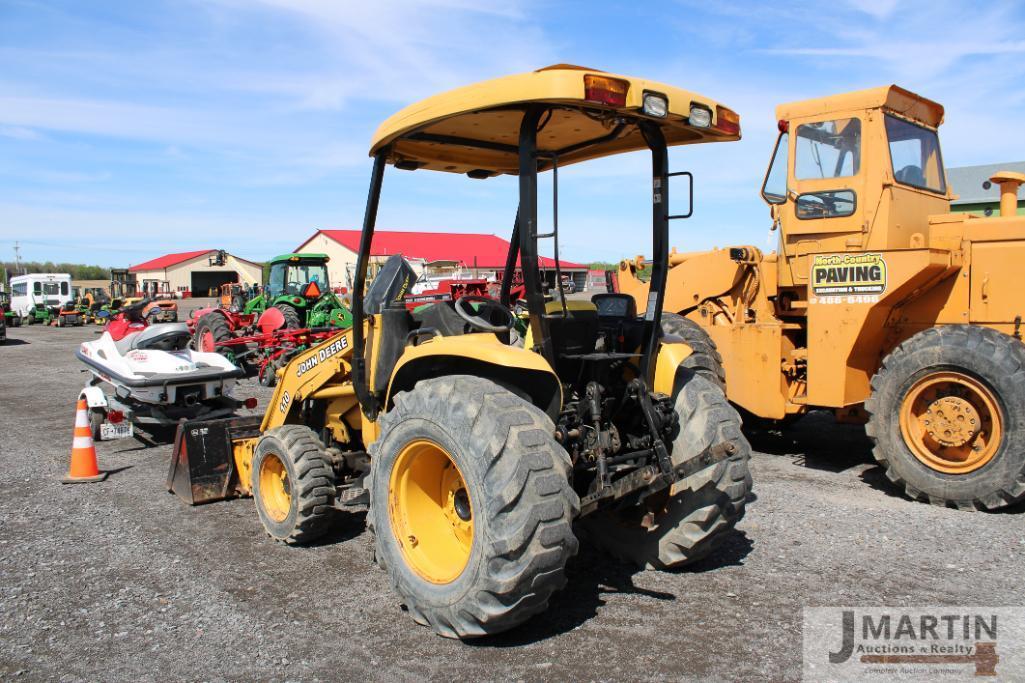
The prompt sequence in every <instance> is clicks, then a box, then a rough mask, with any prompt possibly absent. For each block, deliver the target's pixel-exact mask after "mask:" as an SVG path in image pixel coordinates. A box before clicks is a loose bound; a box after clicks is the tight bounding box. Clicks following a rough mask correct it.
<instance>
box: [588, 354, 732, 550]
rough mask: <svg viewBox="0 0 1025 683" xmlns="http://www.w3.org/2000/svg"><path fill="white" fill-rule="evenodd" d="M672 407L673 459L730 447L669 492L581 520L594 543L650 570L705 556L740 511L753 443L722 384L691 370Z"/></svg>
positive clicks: (662, 492)
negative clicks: (675, 425)
mask: <svg viewBox="0 0 1025 683" xmlns="http://www.w3.org/2000/svg"><path fill="white" fill-rule="evenodd" d="M676 412H677V414H678V415H679V418H680V430H679V433H678V434H677V436H676V438H675V439H674V440H673V444H672V452H671V454H670V455H671V457H672V461H673V464H674V465H677V464H679V463H682V462H685V461H687V460H690V459H691V458H694V457H697V456H698V455H700V454H701V453H702V452H703V451H704V450H705V449H707V448H711V447H713V446H716V445H719V444H724V443H726V444H732V446H733V452H732V453H731V454H730V455H729V456H728V457H727V458H726V459H724V460H721V461H719V462H717V463H715V464H713V465H712V466H710V467H706V468H705V469H703V470H699V471H697V472H695V473H694V474H692V475H691V476H689V477H687V478H686V479H684V480H682V481H680V482H677V483H676V484H675V485H674V486H673V487H672V489H671V490H670V491H661V492H658V493H655V494H652V496H650V497H649V498H648V499H647V500H645V501H642V502H641V503H640V504H639V505H635V506H633V507H631V508H627V509H623V510H608V511H604V510H600V511H598V512H596V513H594V514H592V515H590V516H588V517H586V518H584V519H583V520H582V521H581V526H582V527H583V528H584V530H585V531H586V533H587V537H588V539H589V540H590V541H591V542H592V543H593V544H594V545H595V546H597V547H598V548H600V549H602V550H605V551H606V552H608V553H609V554H611V555H612V556H614V557H617V558H619V559H621V560H624V561H626V562H630V563H632V564H636V565H638V566H642V567H645V568H648V569H668V568H671V567H680V566H683V565H686V564H690V563H691V562H695V561H697V560H700V559H702V558H704V557H706V556H708V555H709V553H711V552H712V551H713V550H714V549H715V548H716V546H718V545H719V544H720V543H721V542H722V541H723V539H724V538H726V537H727V535H728V534H729V532H730V531H731V530H732V529H733V528H734V527H735V526H736V524H737V522H739V521H740V520H741V518H743V516H744V507H745V505H746V503H747V497H748V494H749V493H750V492H751V473H750V470H749V468H748V461H749V460H750V458H751V446H750V444H748V442H747V439H745V438H744V435H743V434H742V433H741V431H740V416H739V415H738V414H737V411H736V410H734V409H733V407H732V406H730V404H729V402H727V401H726V397H725V396H723V393H722V390H721V389H719V388H718V387H717V386H715V385H714V384H713V383H712V382H710V381H709V380H708V379H706V378H705V377H703V376H702V375H701V374H698V373H696V372H691V373H690V376H689V377H688V378H687V379H686V381H685V383H684V385H683V387H682V388H681V390H680V393H679V394H678V395H677V397H676ZM672 492H675V493H672Z"/></svg>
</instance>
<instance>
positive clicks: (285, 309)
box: [274, 304, 303, 330]
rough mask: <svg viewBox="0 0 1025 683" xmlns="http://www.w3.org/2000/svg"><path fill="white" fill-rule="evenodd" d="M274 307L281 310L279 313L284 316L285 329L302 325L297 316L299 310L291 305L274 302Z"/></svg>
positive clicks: (292, 328)
mask: <svg viewBox="0 0 1025 683" xmlns="http://www.w3.org/2000/svg"><path fill="white" fill-rule="evenodd" d="M274 308H276V309H278V310H279V311H281V315H283V316H284V317H285V325H284V327H285V329H287V330H297V329H299V328H300V327H303V321H302V318H301V317H300V316H299V311H297V310H295V308H294V307H293V306H289V305H288V304H275V305H274Z"/></svg>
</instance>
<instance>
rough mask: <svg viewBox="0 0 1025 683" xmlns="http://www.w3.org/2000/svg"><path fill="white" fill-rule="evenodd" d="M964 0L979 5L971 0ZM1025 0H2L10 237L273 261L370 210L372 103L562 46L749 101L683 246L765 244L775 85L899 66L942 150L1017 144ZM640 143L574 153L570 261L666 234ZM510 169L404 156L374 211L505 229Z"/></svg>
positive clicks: (825, 87)
mask: <svg viewBox="0 0 1025 683" xmlns="http://www.w3.org/2000/svg"><path fill="white" fill-rule="evenodd" d="M973 5H974V6H973ZM1022 36H1025V3H1020V2H999V1H994V2H985V3H964V2H948V1H947V0H931V1H928V2H898V1H896V0H867V1H863V2H854V1H851V2H845V1H843V0H831V1H829V2H825V1H821V0H820V1H819V2H803V1H797V2H789V3H763V2H751V3H715V2H711V3H710V2H688V1H680V2H647V3H645V2H598V1H590V2H542V1H538V2H534V1H531V0H523V1H517V0H506V1H504V2H494V3H488V2H477V1H474V0H410V1H400V2H391V1H388V0H377V1H375V2H369V3H367V2H343V1H341V0H336V1H330V0H209V1H206V2H198V1H191V0H173V1H169V2H161V1H159V0H152V1H147V2H136V1H128V0H126V1H124V2H103V1H102V0H91V1H90V2H80V1H69V2H41V1H40V2H36V1H31V0H0V259H4V260H8V259H11V258H12V257H13V244H14V241H15V240H16V239H17V240H20V241H21V244H22V257H23V258H25V259H27V260H54V261H76V262H88V263H99V264H102V265H125V264H130V263H137V262H139V261H142V260H145V259H148V258H151V257H154V256H157V255H159V254H162V253H166V252H169V251H186V250H192V249H200V248H207V247H209V248H225V249H228V250H229V251H232V252H234V253H237V254H239V255H240V256H243V257H247V258H252V259H257V260H261V259H265V258H267V257H269V256H271V255H274V254H276V253H280V252H282V251H287V250H289V249H291V248H293V247H294V246H296V245H297V244H299V243H300V242H301V241H302V240H303V239H305V238H306V237H307V236H308V235H310V234H312V232H313V231H314V230H315V229H317V228H322V227H324V228H327V227H335V228H340V227H359V225H360V223H361V221H362V216H363V207H364V203H365V200H366V194H367V185H368V180H369V174H370V161H369V159H368V158H367V156H366V150H367V146H368V142H369V138H370V135H371V133H372V132H373V130H374V128H375V127H376V125H377V124H378V123H379V122H380V121H381V120H382V119H383V118H385V117H386V116H388V115H390V114H391V113H393V112H394V111H396V110H398V109H399V108H401V107H403V106H405V105H406V104H408V103H410V102H412V101H415V100H416V99H419V98H421V97H425V96H427V95H430V94H433V93H435V92H438V91H440V90H444V89H447V88H451V87H456V86H459V85H464V84H467V83H472V82H474V81H477V80H482V79H486V78H492V77H496V76H501V75H505V74H508V73H515V72H519V71H526V70H530V69H534V68H538V67H540V66H544V65H547V64H553V63H558V62H570V63H576V64H583V65H587V66H591V67H594V68H600V69H606V70H610V71H617V72H620V73H627V74H632V75H637V76H643V77H647V78H653V79H657V80H662V81H665V82H668V83H671V84H673V85H676V86H679V87H683V88H687V89H691V90H695V91H697V92H700V93H702V94H705V95H707V96H709V97H712V98H715V99H718V100H719V101H721V102H723V103H724V104H726V105H728V106H730V107H732V108H733V109H735V110H736V111H738V112H739V113H740V114H741V121H742V125H743V131H744V139H743V140H742V141H740V142H737V143H731V144H720V145H706V146H704V147H694V148H680V149H677V150H674V151H673V152H672V164H671V165H672V167H673V169H674V170H690V171H692V172H694V174H695V176H696V179H697V180H696V195H697V197H696V207H695V215H694V217H693V218H692V219H690V220H688V221H677V222H675V223H674V225H673V227H672V232H673V234H672V237H673V244H675V245H676V246H677V247H678V248H679V249H681V250H690V249H705V248H709V247H711V246H713V245H719V246H723V245H727V244H754V245H756V246H759V247H765V246H766V245H767V244H768V242H767V238H768V228H769V220H768V210H767V209H766V207H765V205H764V204H762V202H761V200H760V199H759V197H758V186H759V184H760V181H761V177H762V174H763V173H764V170H765V164H766V162H767V160H768V157H769V153H770V151H771V145H772V141H773V138H774V135H775V122H774V116H773V111H774V108H775V105H776V104H778V103H780V102H787V101H792V100H796V99H803V98H808V97H818V96H823V95H827V94H831V93H837V92H843V91H846V90H852V89H859V88H866V87H873V86H877V85H884V84H887V83H898V84H900V85H902V86H904V87H907V88H909V89H911V90H913V91H916V92H919V93H921V94H923V95H925V96H927V97H930V98H932V99H936V100H938V101H940V102H942V103H943V104H944V105H945V106H946V109H947V117H946V121H947V122H946V124H945V125H944V127H943V128H942V129H941V138H942V141H943V148H944V156H945V161H946V163H947V165H948V166H957V165H967V164H976V163H990V162H1001V161H1013V160H1021V159H1025V138H1023V136H1022V135H1021V134H1020V130H1019V129H1020V126H1021V125H1022V122H1023V121H1025V117H1023V113H1025V58H1023V53H1025V39H1023V38H1022ZM647 164H648V161H647V157H646V156H645V155H640V154H637V155H630V156H628V157H623V158H617V159H615V160H603V161H598V162H592V163H590V164H583V165H580V166H577V167H572V168H567V169H566V170H565V172H564V173H562V174H560V175H561V177H560V181H561V182H560V226H561V230H562V234H563V241H562V244H563V249H562V251H563V256H564V257H565V258H567V259H571V260H578V261H588V260H592V259H601V260H616V259H618V258H620V257H622V256H630V255H636V254H637V253H641V252H645V251H648V250H649V247H650V234H649V232H650V228H649V225H650V222H649V217H648V216H649V206H648V203H647V189H646V188H647V182H646V179H645V172H646V168H647ZM515 200H516V195H515V184H514V181H513V180H512V179H510V178H497V179H491V180H487V181H471V180H468V179H466V178H465V177H462V176H452V175H448V174H438V173H429V172H417V173H407V172H398V171H391V172H390V173H389V174H388V175H386V178H385V191H384V196H383V199H382V208H381V213H380V217H379V222H378V227H379V228H381V229H389V228H391V229H407V230H409V229H412V230H416V229H423V230H451V231H457V232H491V233H495V234H499V235H503V236H506V235H507V234H508V231H509V229H510V224H511V221H512V218H513V213H514V211H515Z"/></svg>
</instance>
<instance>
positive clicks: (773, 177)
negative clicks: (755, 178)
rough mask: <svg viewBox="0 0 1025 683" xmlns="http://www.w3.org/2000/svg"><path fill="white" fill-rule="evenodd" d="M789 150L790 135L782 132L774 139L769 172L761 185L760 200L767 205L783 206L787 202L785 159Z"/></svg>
mask: <svg viewBox="0 0 1025 683" xmlns="http://www.w3.org/2000/svg"><path fill="white" fill-rule="evenodd" d="M789 150H790V134H789V133H786V132H783V133H780V134H779V138H777V139H776V149H774V150H772V159H770V160H769V170H768V171H766V173H765V182H763V183H762V199H764V200H765V201H766V202H768V203H769V204H785V203H786V201H787V157H788V156H789Z"/></svg>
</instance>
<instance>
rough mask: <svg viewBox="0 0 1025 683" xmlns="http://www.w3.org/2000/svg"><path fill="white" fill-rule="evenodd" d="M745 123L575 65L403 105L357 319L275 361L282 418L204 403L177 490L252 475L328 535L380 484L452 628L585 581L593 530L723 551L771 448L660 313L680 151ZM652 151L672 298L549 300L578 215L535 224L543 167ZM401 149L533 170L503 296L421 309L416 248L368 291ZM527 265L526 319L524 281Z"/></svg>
mask: <svg viewBox="0 0 1025 683" xmlns="http://www.w3.org/2000/svg"><path fill="white" fill-rule="evenodd" d="M739 137H740V125H739V119H738V117H737V116H736V114H734V113H733V112H732V111H731V110H729V109H727V108H726V107H724V106H722V105H720V104H718V103H716V102H714V101H712V100H710V99H708V98H705V97H702V96H700V95H697V94H695V93H692V92H688V91H685V90H681V89H678V88H675V87H672V86H669V85H665V84H662V83H656V82H653V81H646V80H642V79H638V78H629V77H626V76H619V75H613V74H607V73H603V72H600V71H596V70H592V69H584V68H580V67H573V66H566V65H560V66H555V67H549V68H547V69H541V70H539V71H535V72H532V73H525V74H520V75H515V76H509V77H506V78H501V79H498V80H493V81H487V82H484V83H479V84H476V85H472V86H469V87H465V88H461V89H458V90H455V91H452V92H448V93H444V94H442V95H438V96H435V97H432V98H430V99H427V100H425V101H423V102H420V103H417V104H415V105H412V106H410V107H408V108H406V109H404V110H402V111H400V112H399V113H397V114H395V115H394V116H392V117H391V118H390V119H388V120H386V121H385V122H384V123H383V124H382V125H381V126H380V128H379V129H378V130H377V132H376V134H375V135H374V138H373V141H372V144H371V148H370V154H371V156H372V157H373V159H374V165H373V173H372V176H371V182H370V194H369V199H368V202H367V210H366V215H365V218H364V223H363V234H362V239H361V243H360V249H359V254H358V260H357V264H356V270H355V274H354V275H355V277H354V287H353V294H352V315H353V326H352V328H351V329H350V330H347V331H345V332H340V333H339V334H337V335H335V336H333V337H331V338H329V339H328V340H326V341H325V342H323V343H321V344H319V345H318V346H315V347H313V348H310V349H308V350H305V351H302V352H300V353H298V354H296V355H295V356H294V357H293V358H292V359H291V361H290V362H289V363H288V364H287V365H286V366H285V367H283V368H282V369H281V370H279V371H278V383H277V388H276V391H275V394H274V397H273V399H272V401H271V403H270V405H269V406H268V407H267V410H266V413H265V414H264V416H263V417H262V419H253V418H241V419H231V420H215V421H209V422H192V423H184V424H183V425H182V426H181V428H180V430H179V433H178V438H177V442H176V446H175V453H174V460H173V462H172V467H171V471H170V473H169V488H170V489H171V490H173V491H175V492H176V493H179V494H180V495H182V496H183V497H185V498H186V499H187V500H189V501H190V502H193V503H198V502H205V501H208V500H216V499H220V498H224V497H230V496H232V495H237V494H252V495H253V497H254V498H255V501H256V509H257V511H258V514H259V516H260V520H261V521H262V522H263V525H264V527H265V529H266V530H267V532H268V533H269V534H270V535H271V536H272V537H274V538H276V539H279V540H281V541H284V542H286V543H301V542H306V541H309V540H312V539H314V538H316V537H318V536H319V535H321V534H323V533H324V532H325V530H326V529H327V526H328V523H329V519H330V517H329V515H330V513H331V511H332V509H333V508H344V507H345V506H349V505H361V504H368V505H369V513H368V523H369V527H370V529H371V530H372V532H373V533H374V535H375V549H376V550H375V553H376V559H377V562H378V563H379V564H380V566H381V567H382V568H384V569H385V570H386V571H387V572H388V573H389V575H390V578H391V581H392V584H393V585H394V588H395V591H396V593H397V594H398V596H399V599H400V600H401V601H402V603H403V604H405V606H406V607H407V608H408V610H409V613H410V614H411V615H412V617H413V618H414V619H415V620H416V621H417V622H419V623H421V624H426V625H429V626H430V627H431V628H432V629H434V631H436V632H437V633H439V634H441V635H443V636H448V637H458V638H471V637H475V636H483V635H487V634H492V633H497V632H500V631H503V630H506V629H508V628H511V627H513V626H515V625H517V624H519V623H521V622H523V621H524V620H526V619H527V618H528V617H530V616H531V615H534V614H537V613H538V612H541V611H543V610H544V609H545V608H546V606H547V604H548V600H549V598H550V597H551V595H552V594H553V593H554V592H555V591H556V590H559V589H560V588H562V587H563V586H564V585H565V583H566V577H565V574H564V569H565V566H566V563H567V561H568V560H569V559H570V557H571V556H572V555H573V554H574V553H576V551H577V544H578V542H577V533H578V532H579V533H584V534H587V535H588V536H589V537H590V538H591V539H592V541H593V542H594V543H596V544H597V545H599V546H601V547H603V548H605V549H607V550H608V551H609V552H611V553H613V554H615V555H617V556H619V557H621V558H625V559H627V560H629V561H631V562H634V563H636V564H638V565H643V566H648V567H654V568H665V567H676V566H680V565H683V564H686V563H688V562H692V561H694V560H697V559H699V558H702V557H705V556H707V555H708V554H709V553H710V552H712V550H713V549H714V548H715V547H716V545H717V544H718V543H719V542H720V541H721V540H722V539H723V537H724V535H725V534H727V533H728V532H729V531H730V530H731V529H732V528H733V526H734V525H735V524H736V523H737V521H738V520H739V519H740V518H741V517H742V515H743V513H744V506H745V503H746V499H747V496H748V494H749V492H750V490H751V477H750V474H749V470H748V459H749V455H750V447H749V445H748V443H747V442H746V441H745V439H744V437H743V436H742V434H741V432H740V419H739V415H738V414H737V412H736V411H735V410H734V409H733V408H732V407H731V406H730V405H729V404H728V402H727V401H726V398H725V396H724V395H723V393H722V391H721V390H720V389H719V388H718V387H717V386H715V384H714V383H711V382H709V381H707V380H706V379H705V378H703V377H702V376H700V375H698V374H696V373H695V372H693V371H692V370H691V369H689V368H687V367H685V365H684V361H685V360H686V359H687V358H688V357H689V356H690V355H691V353H692V349H691V347H689V346H687V345H686V344H684V343H682V340H681V339H679V338H678V337H670V336H665V335H663V334H662V331H661V328H660V326H659V325H658V311H659V310H660V309H661V306H662V299H663V284H664V282H665V277H666V272H667V260H666V259H667V254H668V239H667V237H668V222H669V220H670V218H672V216H671V215H670V214H671V212H670V210H669V182H670V178H680V176H681V175H683V176H684V177H682V178H680V180H678V181H677V182H683V181H685V180H686V177H685V176H686V175H687V174H670V173H669V170H668V168H667V158H668V153H667V147H668V146H669V145H685V144H702V143H713V142H725V141H732V140H737V139H738V138H739ZM635 150H648V152H649V153H650V155H651V160H652V162H651V163H652V165H651V174H650V176H648V177H646V178H645V179H643V180H641V182H646V183H650V187H651V201H652V214H651V222H652V235H653V240H654V241H653V243H654V245H655V247H656V257H655V261H654V263H653V264H652V283H653V285H654V286H653V289H652V298H651V305H652V311H653V312H652V313H651V314H649V315H648V316H647V317H639V316H638V315H637V311H636V308H635V306H634V305H633V302H632V300H631V299H630V298H629V297H626V296H622V295H615V294H606V295H601V296H598V297H596V299H595V300H594V301H590V302H589V301H576V302H569V301H564V300H562V299H558V300H555V301H548V300H546V298H545V295H544V292H543V289H544V287H543V285H544V283H543V281H542V274H541V273H540V272H539V268H538V241H539V240H541V239H552V240H553V243H552V244H553V249H554V253H555V256H556V259H555V260H556V264H558V219H557V213H556V214H555V215H554V216H553V219H552V225H553V227H552V229H550V230H549V231H547V232H545V231H543V230H541V229H540V228H539V227H538V225H539V224H538V201H537V190H538V178H539V175H541V174H542V173H548V174H549V175H550V177H551V178H552V180H553V185H554V186H555V188H556V194H557V183H556V178H557V169H558V168H560V167H563V166H566V165H568V164H573V163H577V162H582V161H585V160H589V159H595V158H599V157H605V156H608V155H612V154H618V153H623V152H631V151H635ZM389 164H390V165H393V166H394V167H396V168H398V169H402V170H406V171H413V170H424V169H426V170H432V171H445V172H452V173H465V174H466V175H467V176H469V177H470V178H475V179H484V178H488V177H491V176H497V175H500V174H507V175H513V176H517V177H518V183H519V191H518V194H517V196H516V197H510V198H509V205H510V208H511V209H516V219H515V224H514V229H513V232H512V238H511V240H510V245H511V246H510V251H509V253H508V258H507V262H506V268H505V272H504V278H503V283H502V289H501V301H496V300H493V299H489V298H486V297H474V296H464V297H461V298H459V299H457V300H455V301H446V302H438V303H434V304H431V305H428V306H424V307H420V308H417V309H416V310H415V311H413V312H410V311H409V310H408V309H407V308H406V306H405V305H403V302H402V299H403V296H404V295H405V294H406V293H407V292H408V291H409V288H410V287H411V285H412V284H413V282H414V281H415V273H414V272H413V270H412V268H410V267H409V266H408V264H406V263H405V262H404V261H403V260H402V259H401V257H399V256H395V257H392V259H390V260H389V261H388V262H386V263H385V264H384V265H383V267H382V268H381V269H380V271H379V272H378V273H377V274H376V276H375V277H374V280H373V283H372V284H371V285H370V287H369V288H367V287H366V276H367V269H368V266H369V264H370V260H371V259H370V253H371V252H370V245H371V242H372V239H373V235H374V228H375V223H376V216H377V209H378V203H379V200H380V198H381V190H382V182H383V179H384V173H385V169H386V167H387V166H388V165H389ZM686 186H687V187H689V186H690V184H689V183H686ZM510 213H512V212H510ZM684 213H686V214H689V209H688V210H687V211H686V212H683V211H681V214H680V215H683V214H684ZM517 264H522V266H520V265H517ZM556 269H557V270H558V269H559V267H558V265H556ZM519 270H522V282H523V284H524V286H525V290H526V295H525V296H526V308H527V329H526V330H525V332H524V334H523V335H522V336H520V335H518V334H517V333H516V330H515V327H516V325H515V322H516V321H515V319H514V316H513V314H512V312H511V310H510V308H511V303H512V302H510V300H509V299H510V290H511V288H512V284H513V282H514V280H518V277H516V276H517V275H518V274H519V273H518V272H517V271H519ZM556 281H558V279H557V280H556Z"/></svg>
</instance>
